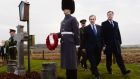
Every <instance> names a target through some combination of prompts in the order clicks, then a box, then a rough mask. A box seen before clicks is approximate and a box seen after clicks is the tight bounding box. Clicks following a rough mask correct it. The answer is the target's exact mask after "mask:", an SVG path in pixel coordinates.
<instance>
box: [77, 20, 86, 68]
mask: <svg viewBox="0 0 140 79" xmlns="http://www.w3.org/2000/svg"><path fill="white" fill-rule="evenodd" d="M80 23H81V28H80V47H79V48H78V64H81V67H82V68H84V69H87V63H86V62H87V55H86V51H84V44H83V43H84V29H85V26H86V20H85V19H82V20H81V21H80Z"/></svg>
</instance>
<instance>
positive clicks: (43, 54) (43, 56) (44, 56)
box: [42, 50, 45, 60]
mask: <svg viewBox="0 0 140 79" xmlns="http://www.w3.org/2000/svg"><path fill="white" fill-rule="evenodd" d="M44 55H45V53H44V50H43V52H42V58H43V60H45V56H44Z"/></svg>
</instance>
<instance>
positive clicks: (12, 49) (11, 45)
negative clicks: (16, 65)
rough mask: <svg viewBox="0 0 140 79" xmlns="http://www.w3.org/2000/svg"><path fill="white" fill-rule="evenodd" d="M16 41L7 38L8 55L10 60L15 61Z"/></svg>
mask: <svg viewBox="0 0 140 79" xmlns="http://www.w3.org/2000/svg"><path fill="white" fill-rule="evenodd" d="M16 44H17V41H15V40H14V38H13V37H10V38H9V54H10V59H11V60H16V54H17V48H16Z"/></svg>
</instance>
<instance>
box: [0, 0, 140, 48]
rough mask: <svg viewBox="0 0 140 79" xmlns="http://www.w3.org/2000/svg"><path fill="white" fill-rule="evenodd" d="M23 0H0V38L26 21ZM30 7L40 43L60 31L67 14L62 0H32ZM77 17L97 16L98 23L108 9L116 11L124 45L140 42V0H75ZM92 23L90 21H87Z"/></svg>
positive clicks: (33, 32)
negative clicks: (20, 7)
mask: <svg viewBox="0 0 140 79" xmlns="http://www.w3.org/2000/svg"><path fill="white" fill-rule="evenodd" d="M20 1H21V0H0V33H1V34H0V40H6V39H8V38H9V29H10V28H14V29H16V26H17V25H18V24H21V25H25V30H26V28H27V27H26V22H20V21H19V13H18V12H19V11H18V5H19V3H20ZM28 1H29V2H30V4H31V7H30V28H31V34H34V35H35V37H36V39H35V40H36V43H37V44H38V43H45V39H46V37H47V35H48V34H49V33H52V32H58V31H59V29H60V22H61V20H62V19H63V18H64V15H63V12H62V10H61V0H28ZM75 2H76V11H75V13H74V14H73V16H76V18H77V20H78V21H79V20H80V19H83V18H85V19H88V17H89V15H91V14H94V15H96V16H97V24H101V22H102V21H105V20H106V19H107V18H106V12H107V11H108V10H113V11H114V12H115V16H114V20H115V21H118V22H119V27H120V31H121V34H122V40H123V45H128V44H140V0H75ZM87 24H88V23H87Z"/></svg>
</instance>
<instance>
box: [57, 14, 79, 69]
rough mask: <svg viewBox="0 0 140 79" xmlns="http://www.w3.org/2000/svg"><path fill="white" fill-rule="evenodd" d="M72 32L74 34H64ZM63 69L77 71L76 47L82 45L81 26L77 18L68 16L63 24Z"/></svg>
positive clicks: (61, 33)
mask: <svg viewBox="0 0 140 79" xmlns="http://www.w3.org/2000/svg"><path fill="white" fill-rule="evenodd" d="M64 32H72V33H73V34H63V33H64ZM58 36H59V37H61V41H60V42H61V67H62V68H64V69H77V53H76V45H79V43H80V35H79V24H78V21H77V20H76V18H75V17H73V16H71V15H66V16H65V18H64V20H63V21H62V22H61V28H60V33H59V34H58Z"/></svg>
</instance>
